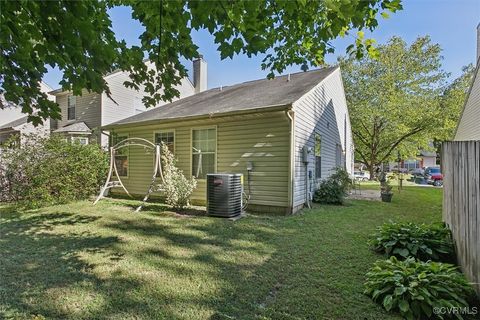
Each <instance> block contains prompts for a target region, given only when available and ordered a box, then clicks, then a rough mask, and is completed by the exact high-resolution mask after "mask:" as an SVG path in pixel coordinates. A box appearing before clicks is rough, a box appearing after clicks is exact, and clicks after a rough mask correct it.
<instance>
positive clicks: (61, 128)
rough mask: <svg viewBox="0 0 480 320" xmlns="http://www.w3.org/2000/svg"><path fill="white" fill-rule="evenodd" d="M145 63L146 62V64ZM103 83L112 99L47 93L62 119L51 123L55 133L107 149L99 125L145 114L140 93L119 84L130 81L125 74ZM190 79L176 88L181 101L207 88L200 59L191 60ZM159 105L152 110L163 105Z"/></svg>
mask: <svg viewBox="0 0 480 320" xmlns="http://www.w3.org/2000/svg"><path fill="white" fill-rule="evenodd" d="M147 63H148V62H147ZM104 79H105V80H106V82H107V84H108V86H109V88H110V91H111V96H112V97H113V100H114V101H113V100H112V99H110V98H109V97H108V96H107V95H106V94H105V93H102V94H98V93H95V92H88V91H87V90H84V92H82V95H81V96H75V95H73V94H72V93H71V92H68V91H63V90H61V89H58V90H54V91H51V92H50V94H53V95H54V96H55V98H56V102H57V103H58V105H59V106H60V108H61V113H62V118H61V120H58V121H57V122H56V124H54V130H53V132H55V133H60V134H64V135H65V136H66V137H67V138H68V139H71V140H72V141H78V142H80V143H82V144H88V143H92V142H96V143H100V144H101V145H102V146H104V147H107V146H108V142H109V137H108V132H106V131H101V130H100V128H101V127H102V126H105V125H108V124H110V123H114V122H117V121H120V120H122V119H125V118H128V117H131V116H133V115H136V114H139V113H142V112H144V111H146V108H145V106H144V105H143V103H142V98H143V96H145V92H143V90H139V91H136V90H134V89H131V88H126V87H125V86H124V85H123V83H124V82H125V81H128V80H130V78H129V75H128V73H127V72H124V71H118V72H114V73H111V74H109V75H106V76H105V77H104ZM193 79H194V81H193V82H192V81H190V79H188V78H184V79H182V81H181V84H180V85H178V86H177V87H176V89H177V90H178V91H179V92H180V97H179V98H178V99H181V98H185V97H188V96H191V95H193V94H195V93H197V92H201V91H204V90H206V88H207V63H206V62H205V60H203V58H202V57H200V58H199V59H197V60H195V61H193ZM164 104H165V102H162V103H159V104H158V105H157V106H156V107H160V106H161V105H164Z"/></svg>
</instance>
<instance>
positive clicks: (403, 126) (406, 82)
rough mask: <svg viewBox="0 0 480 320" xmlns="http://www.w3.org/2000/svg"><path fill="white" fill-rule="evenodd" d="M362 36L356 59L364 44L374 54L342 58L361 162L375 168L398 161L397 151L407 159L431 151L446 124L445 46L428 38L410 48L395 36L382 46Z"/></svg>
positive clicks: (351, 50)
mask: <svg viewBox="0 0 480 320" xmlns="http://www.w3.org/2000/svg"><path fill="white" fill-rule="evenodd" d="M361 37H363V34H362V33H359V34H358V39H357V42H358V44H357V46H353V45H351V46H349V47H348V48H347V52H349V54H351V55H355V54H356V49H355V48H356V47H358V46H360V45H362V46H364V50H365V51H367V52H368V53H369V54H368V55H367V56H363V57H361V58H360V60H358V58H359V57H358V56H353V57H352V56H350V57H346V58H341V59H339V62H340V65H341V67H342V76H343V80H344V84H345V90H346V96H347V102H348V105H349V112H350V119H351V123H352V131H353V137H354V142H355V151H356V159H358V160H359V161H360V162H362V163H364V164H366V165H367V167H369V168H373V167H374V166H377V165H379V164H381V163H384V162H386V161H390V160H394V159H395V158H396V157H397V155H398V152H400V154H401V156H402V157H403V159H407V158H408V157H415V156H417V154H418V152H419V151H420V150H422V149H423V150H429V149H430V147H429V144H430V143H431V141H432V140H433V138H435V136H437V135H439V134H441V132H442V128H443V126H442V122H444V120H443V119H444V116H443V112H444V111H442V108H441V103H440V98H439V97H440V96H441V94H442V92H443V90H444V87H445V82H446V79H447V76H448V74H447V73H446V72H444V71H443V70H442V68H441V65H442V57H441V48H440V47H439V45H438V44H434V43H432V42H431V40H430V38H429V37H420V38H418V39H416V40H415V41H414V42H413V43H411V44H407V43H406V42H405V41H404V40H402V39H401V38H399V37H393V38H391V39H390V40H389V41H388V42H387V43H386V44H384V45H380V46H378V47H376V46H375V43H374V41H373V40H372V39H366V40H364V41H362V40H361ZM360 41H362V43H361V44H360ZM398 66H402V67H401V68H399V67H398ZM447 108H448V107H445V108H444V109H447Z"/></svg>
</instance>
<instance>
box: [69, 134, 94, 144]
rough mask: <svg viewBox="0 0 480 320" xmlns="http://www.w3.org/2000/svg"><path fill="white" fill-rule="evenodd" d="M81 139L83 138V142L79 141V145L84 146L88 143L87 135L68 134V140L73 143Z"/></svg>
mask: <svg viewBox="0 0 480 320" xmlns="http://www.w3.org/2000/svg"><path fill="white" fill-rule="evenodd" d="M81 139H85V144H83V143H81V142H80V144H81V145H84V146H86V145H88V144H89V143H90V141H89V139H88V137H85V136H70V142H71V143H75V141H76V140H81Z"/></svg>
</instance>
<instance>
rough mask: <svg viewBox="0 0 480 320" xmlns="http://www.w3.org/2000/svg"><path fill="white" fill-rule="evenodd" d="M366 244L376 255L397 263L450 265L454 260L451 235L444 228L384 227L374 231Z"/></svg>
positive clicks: (432, 226)
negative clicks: (412, 260) (412, 259)
mask: <svg viewBox="0 0 480 320" xmlns="http://www.w3.org/2000/svg"><path fill="white" fill-rule="evenodd" d="M369 244H370V245H371V246H372V248H373V249H374V250H375V251H376V252H379V253H384V254H386V255H387V256H388V257H390V256H395V257H397V258H400V259H405V258H407V257H415V258H417V259H420V260H423V261H427V260H434V261H444V262H451V261H452V260H453V257H454V248H453V242H452V237H451V233H450V230H449V229H448V228H447V227H446V226H445V225H443V224H432V225H425V224H420V225H418V224H414V223H395V222H392V223H385V224H384V225H382V226H380V227H378V228H377V230H376V232H375V233H374V234H373V235H372V236H371V238H370V241H369Z"/></svg>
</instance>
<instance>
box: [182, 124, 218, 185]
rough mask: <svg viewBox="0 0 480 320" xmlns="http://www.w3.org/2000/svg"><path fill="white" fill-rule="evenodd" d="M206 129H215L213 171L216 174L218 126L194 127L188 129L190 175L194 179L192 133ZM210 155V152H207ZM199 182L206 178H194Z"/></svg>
mask: <svg viewBox="0 0 480 320" xmlns="http://www.w3.org/2000/svg"><path fill="white" fill-rule="evenodd" d="M208 129H215V157H214V171H215V172H217V171H218V169H217V158H218V126H203V127H195V128H191V129H190V169H189V170H190V175H191V176H192V177H195V175H194V174H193V155H194V152H193V131H194V130H208ZM209 153H211V152H209ZM195 179H197V180H199V181H205V180H207V178H196V177H195Z"/></svg>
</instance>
